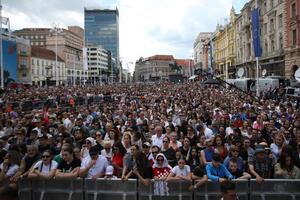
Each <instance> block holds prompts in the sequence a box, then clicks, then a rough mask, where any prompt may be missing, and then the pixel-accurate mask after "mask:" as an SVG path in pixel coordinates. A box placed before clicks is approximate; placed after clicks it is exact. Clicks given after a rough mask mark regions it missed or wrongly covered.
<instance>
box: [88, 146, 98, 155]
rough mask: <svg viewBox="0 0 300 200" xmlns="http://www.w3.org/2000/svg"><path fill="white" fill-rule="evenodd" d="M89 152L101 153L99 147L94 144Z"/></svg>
mask: <svg viewBox="0 0 300 200" xmlns="http://www.w3.org/2000/svg"><path fill="white" fill-rule="evenodd" d="M89 154H99V149H98V147H97V146H92V147H91V148H90V150H89Z"/></svg>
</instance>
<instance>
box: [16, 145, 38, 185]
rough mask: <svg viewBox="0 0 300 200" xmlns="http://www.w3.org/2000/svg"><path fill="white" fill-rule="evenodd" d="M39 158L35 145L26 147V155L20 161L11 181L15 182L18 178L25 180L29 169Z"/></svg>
mask: <svg viewBox="0 0 300 200" xmlns="http://www.w3.org/2000/svg"><path fill="white" fill-rule="evenodd" d="M40 158H41V155H40V153H39V152H38V146H37V145H27V153H26V155H25V156H24V157H23V159H22V160H21V164H20V168H19V170H18V171H17V173H16V174H15V175H14V176H13V177H12V178H11V181H13V182H17V181H18V180H19V178H21V179H22V178H26V177H27V176H28V174H29V169H30V168H31V167H32V165H33V164H35V163H36V162H37V161H39V160H40Z"/></svg>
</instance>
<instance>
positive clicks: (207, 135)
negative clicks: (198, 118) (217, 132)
mask: <svg viewBox="0 0 300 200" xmlns="http://www.w3.org/2000/svg"><path fill="white" fill-rule="evenodd" d="M204 135H205V138H206V139H211V138H212V137H213V136H214V132H213V131H212V130H211V129H210V128H207V127H206V128H205V129H204Z"/></svg>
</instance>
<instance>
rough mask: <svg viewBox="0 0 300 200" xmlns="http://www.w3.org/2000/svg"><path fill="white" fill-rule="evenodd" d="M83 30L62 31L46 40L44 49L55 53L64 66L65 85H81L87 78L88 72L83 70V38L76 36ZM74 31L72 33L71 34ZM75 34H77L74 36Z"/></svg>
mask: <svg viewBox="0 0 300 200" xmlns="http://www.w3.org/2000/svg"><path fill="white" fill-rule="evenodd" d="M79 30H81V31H82V32H83V29H82V28H80V27H74V26H72V27H71V28H70V27H68V29H62V32H61V33H58V34H57V35H56V34H55V33H53V34H52V35H50V36H49V37H47V38H46V48H47V49H49V50H51V51H54V52H56V45H57V55H58V56H59V57H61V58H62V59H63V60H64V61H65V64H66V69H67V77H68V78H67V79H68V81H67V84H73V85H74V84H83V83H84V82H85V81H86V80H87V78H88V72H87V71H85V70H84V69H83V55H82V49H83V36H82V34H80V35H77V34H78V33H80V31H79ZM73 31H74V32H73ZM76 33H77V34H76Z"/></svg>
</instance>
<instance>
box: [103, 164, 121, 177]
mask: <svg viewBox="0 0 300 200" xmlns="http://www.w3.org/2000/svg"><path fill="white" fill-rule="evenodd" d="M104 179H108V180H116V179H118V177H116V176H115V175H114V167H113V166H111V165H108V166H107V167H106V169H105V176H104Z"/></svg>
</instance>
